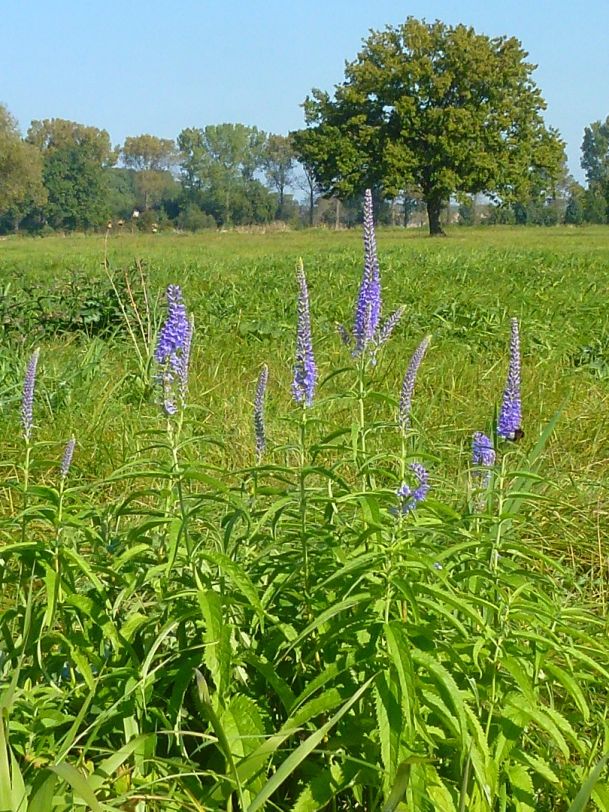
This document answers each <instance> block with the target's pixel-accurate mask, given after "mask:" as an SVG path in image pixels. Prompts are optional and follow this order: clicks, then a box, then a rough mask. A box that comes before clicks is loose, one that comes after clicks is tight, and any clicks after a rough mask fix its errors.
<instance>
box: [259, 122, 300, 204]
mask: <svg viewBox="0 0 609 812" xmlns="http://www.w3.org/2000/svg"><path fill="white" fill-rule="evenodd" d="M295 163H296V158H295V155H294V147H293V146H292V141H291V140H290V138H289V137H288V136H285V135H273V134H271V135H269V136H268V138H267V141H266V144H265V145H264V153H263V158H262V165H263V167H264V173H265V175H266V180H267V183H268V184H269V185H270V186H271V188H272V189H274V190H275V191H276V192H277V195H278V198H279V202H278V206H277V217H278V218H279V219H283V218H284V216H285V211H284V209H285V192H286V189H287V188H288V187H289V186H291V184H292V183H293V180H294V166H295Z"/></svg>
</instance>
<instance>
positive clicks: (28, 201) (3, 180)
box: [0, 104, 46, 229]
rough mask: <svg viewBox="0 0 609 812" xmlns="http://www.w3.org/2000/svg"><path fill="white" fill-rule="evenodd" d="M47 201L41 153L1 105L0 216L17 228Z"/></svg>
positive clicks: (11, 226) (10, 225) (10, 226)
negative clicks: (31, 209)
mask: <svg viewBox="0 0 609 812" xmlns="http://www.w3.org/2000/svg"><path fill="white" fill-rule="evenodd" d="M45 199H46V193H45V190H44V187H43V185H42V159H41V156H40V153H39V151H38V150H37V149H36V148H35V147H32V146H31V145H30V144H26V143H24V142H23V141H22V139H21V136H20V134H19V130H18V127H17V122H16V121H15V120H14V118H13V117H12V116H11V114H10V113H9V112H8V110H7V109H6V107H4V105H2V104H0V216H1V218H2V219H4V220H5V221H6V223H7V225H8V227H9V228H14V229H16V228H18V227H19V224H20V222H21V220H22V219H23V217H24V216H25V214H26V213H27V211H28V209H29V208H31V207H32V206H39V205H42V204H43V203H44V202H45Z"/></svg>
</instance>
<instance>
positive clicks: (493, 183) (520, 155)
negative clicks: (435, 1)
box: [293, 17, 564, 234]
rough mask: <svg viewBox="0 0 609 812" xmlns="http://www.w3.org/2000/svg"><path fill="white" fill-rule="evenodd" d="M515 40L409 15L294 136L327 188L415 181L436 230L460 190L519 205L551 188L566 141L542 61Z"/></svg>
mask: <svg viewBox="0 0 609 812" xmlns="http://www.w3.org/2000/svg"><path fill="white" fill-rule="evenodd" d="M526 56H527V54H526V52H525V51H524V50H523V49H522V46H521V44H520V42H519V41H518V40H517V39H515V38H514V37H509V38H508V37H495V38H489V37H487V36H484V35H481V34H477V33H476V32H475V31H474V30H473V29H472V28H470V27H467V26H464V25H457V26H455V27H450V26H447V25H445V24H444V23H442V22H439V21H436V22H434V23H431V24H428V23H426V22H425V21H420V20H416V19H414V18H412V17H411V18H408V19H407V21H406V22H405V23H404V24H403V25H401V26H399V27H391V26H390V27H387V28H386V29H384V30H383V31H373V32H371V34H370V36H369V37H368V39H367V40H365V42H364V44H363V48H362V50H361V51H360V53H359V54H358V56H357V58H356V59H355V60H354V61H353V62H350V63H347V65H346V68H345V80H344V82H342V83H341V84H339V85H337V86H336V88H335V93H334V96H333V97H331V96H330V94H329V93H327V92H325V91H322V90H319V89H314V90H313V91H312V94H311V95H310V96H308V97H307V99H306V100H305V102H304V109H305V120H306V124H307V128H306V129H303V130H300V131H298V132H296V133H293V141H294V144H295V148H296V153H297V155H298V157H299V158H300V160H302V161H304V162H306V164H307V165H309V166H312V167H313V168H314V171H315V175H316V178H317V181H318V183H319V185H320V186H321V188H322V190H323V191H324V192H325V193H326V194H335V195H337V196H339V197H341V196H343V197H346V196H349V195H353V194H357V193H361V191H362V190H363V189H364V188H366V187H367V186H370V187H380V188H381V189H382V190H383V192H384V194H385V196H387V197H393V196H396V195H397V194H398V193H399V192H400V191H402V190H404V189H406V188H408V187H414V188H415V189H417V190H418V191H419V192H420V193H421V195H422V196H423V199H424V200H425V203H426V205H427V212H428V217H429V225H430V232H431V233H432V234H434V233H441V232H442V229H441V226H440V219H439V218H440V211H441V208H442V205H443V203H444V202H446V201H447V200H448V199H449V198H450V196H451V195H453V194H455V193H469V194H475V193H479V192H485V193H486V194H488V195H495V196H498V197H500V198H501V199H502V200H503V201H507V202H509V201H511V200H514V199H517V198H518V197H519V196H522V195H526V194H527V192H528V190H529V189H530V188H531V187H532V186H533V185H535V184H539V183H540V182H543V183H545V184H548V186H551V184H552V181H553V178H554V176H555V174H556V172H557V171H558V170H559V168H560V166H561V163H562V157H563V151H564V149H563V144H562V142H561V140H560V138H559V137H558V134H557V133H556V131H555V130H553V129H548V128H547V127H546V126H545V124H544V121H543V118H542V111H543V110H544V109H545V102H544V100H543V98H542V96H541V93H540V91H539V89H538V88H537V87H536V85H535V83H534V82H533V80H532V78H531V74H532V72H533V70H534V68H535V66H534V65H532V64H530V63H528V62H526Z"/></svg>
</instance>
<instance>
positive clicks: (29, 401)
mask: <svg viewBox="0 0 609 812" xmlns="http://www.w3.org/2000/svg"><path fill="white" fill-rule="evenodd" d="M39 355H40V350H39V349H36V350H34V352H33V353H32V356H31V358H30V360H29V361H28V365H27V368H26V370H25V378H24V380H23V397H22V398H21V425H22V426H23V436H24V437H25V440H26V442H27V443H29V441H30V439H31V437H32V428H33V426H34V387H35V385H36V367H37V366H38V356H39Z"/></svg>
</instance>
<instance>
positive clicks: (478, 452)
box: [472, 431, 495, 468]
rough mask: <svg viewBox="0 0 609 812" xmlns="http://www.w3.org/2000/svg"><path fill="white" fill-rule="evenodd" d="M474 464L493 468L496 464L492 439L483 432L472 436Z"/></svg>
mask: <svg viewBox="0 0 609 812" xmlns="http://www.w3.org/2000/svg"><path fill="white" fill-rule="evenodd" d="M472 463H473V464H474V465H482V466H484V467H485V468H491V467H492V466H493V465H494V464H495V449H494V448H493V444H492V442H491V441H490V438H489V437H487V436H486V434H483V433H482V432H481V431H476V432H475V433H474V434H473V435H472Z"/></svg>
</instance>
